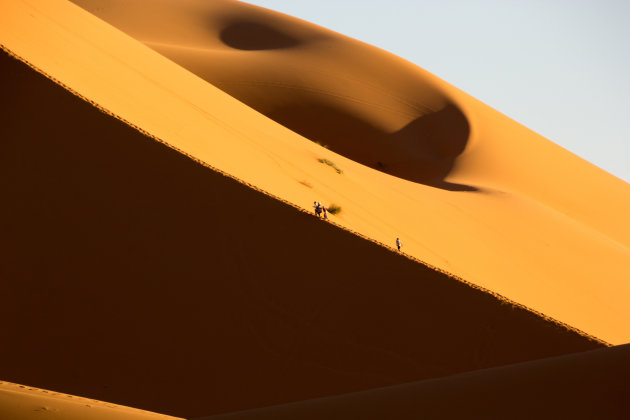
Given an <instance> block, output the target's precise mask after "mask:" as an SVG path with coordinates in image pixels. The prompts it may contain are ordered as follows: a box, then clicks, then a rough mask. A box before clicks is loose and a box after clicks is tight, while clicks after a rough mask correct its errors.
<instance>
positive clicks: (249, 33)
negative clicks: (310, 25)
mask: <svg viewBox="0 0 630 420" xmlns="http://www.w3.org/2000/svg"><path fill="white" fill-rule="evenodd" d="M220 38H221V41H223V43H224V44H225V45H227V46H228V47H232V48H236V49H237V50H245V51H252V50H274V49H280V48H290V47H294V46H296V45H298V44H299V41H298V40H297V39H295V38H292V37H291V36H289V35H286V34H284V33H282V32H280V31H278V30H276V29H274V28H273V27H270V26H267V25H263V24H260V23H257V22H247V21H244V22H234V23H232V24H230V25H229V26H227V27H226V28H224V29H223V30H222V31H221V34H220Z"/></svg>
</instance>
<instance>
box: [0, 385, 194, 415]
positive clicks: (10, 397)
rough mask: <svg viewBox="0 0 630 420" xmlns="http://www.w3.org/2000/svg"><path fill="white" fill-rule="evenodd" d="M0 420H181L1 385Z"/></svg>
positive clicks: (92, 401)
mask: <svg viewBox="0 0 630 420" xmlns="http://www.w3.org/2000/svg"><path fill="white" fill-rule="evenodd" d="M0 418H2V419H6V420H33V419H41V418H46V419H50V420H85V419H90V420H114V419H115V420H181V419H178V418H176V417H170V416H164V415H161V414H156V413H150V412H148V411H143V410H138V409H135V408H130V407H123V406H120V405H115V404H111V403H105V402H102V401H96V400H90V399H87V398H81V397H77V396H74V395H66V394H60V393H58V392H53V391H47V390H44V389H37V388H32V387H28V386H24V385H18V384H12V383H9V382H2V381H0Z"/></svg>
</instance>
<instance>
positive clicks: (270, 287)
mask: <svg viewBox="0 0 630 420" xmlns="http://www.w3.org/2000/svg"><path fill="white" fill-rule="evenodd" d="M0 69H2V74H3V75H4V76H5V77H3V78H1V79H0V89H1V90H2V92H3V95H0V105H1V107H0V142H1V147H2V153H0V196H1V197H2V198H3V205H2V206H0V218H1V219H2V220H4V221H5V222H6V223H4V225H3V231H2V235H0V249H2V250H3V251H2V262H3V263H2V264H0V278H1V279H2V282H0V299H1V303H0V319H2V320H4V321H5V327H4V328H1V329H0V343H2V345H1V346H0V372H2V379H3V380H8V381H11V382H16V383H22V384H27V385H31V386H37V387H41V388H46V389H51V390H56V391H60V392H66V393H70V394H74V395H80V396H85V397H91V398H96V399H99V400H103V401H110V402H115V403H121V404H124V405H128V406H133V407H138V408H144V409H148V410H152V411H156V412H161V413H165V414H171V415H176V416H180V417H186V418H190V417H194V416H202V415H210V414H214V413H221V412H231V411H237V410H244V409H249V408H255V407H263V406H268V405H273V404H282V403H287V402H291V401H299V400H305V399H309V398H316V397H322V396H327V395H336V394H340V393H346V392H353V391H359V390H366V389H370V388H375V387H380V386H387V385H393V384H400V383H404V382H410V381H415V380H421V379H427V378H435V377H441V376H445V375H451V374H454V373H458V372H465V371H470V370H474V369H481V368H486V367H491V366H499V365H505V364H510V363H515V362H519V361H524V360H532V359H537V358H542V357H548V356H553V355H558V354H565V353H570V352H578V351H583V350H588V349H593V348H598V347H602V344H599V343H596V342H592V341H589V340H588V339H586V338H584V337H582V336H580V335H578V334H577V333H575V332H571V331H567V330H565V329H563V328H561V327H558V326H557V325H555V324H553V323H550V322H547V321H545V320H543V319H541V318H539V317H537V316H535V315H533V314H531V313H529V312H526V311H524V310H522V309H519V308H514V307H511V306H510V305H506V304H502V303H501V302H499V301H498V300H496V299H495V298H493V297H492V296H490V295H487V294H484V293H481V292H479V291H477V290H474V289H472V288H470V287H469V286H467V285H464V284H462V283H459V282H457V281H455V280H453V279H451V278H449V277H448V276H446V275H444V274H442V273H439V272H437V271H434V270H431V269H429V268H427V267H425V266H423V265H421V264H418V263H415V262H413V261H410V260H407V259H405V258H404V257H402V256H401V255H398V254H396V253H393V252H390V251H389V250H387V249H384V248H382V247H380V246H377V245H375V244H373V243H371V242H369V241H366V240H364V239H361V238H359V237H357V236H355V235H353V234H351V233H349V232H346V231H343V230H341V229H338V228H337V227H334V226H333V225H331V224H328V223H325V222H323V221H321V220H318V219H316V218H315V217H313V216H312V215H310V214H305V213H303V212H300V211H298V210H296V209H295V208H293V207H290V206H288V205H286V204H284V203H281V202H280V201H278V200H276V199H273V198H270V197H268V196H265V195H263V194H261V193H259V192H257V191H254V190H252V189H250V188H248V187H246V186H244V185H242V184H239V183H237V182H236V181H234V180H231V179H229V178H226V177H224V176H222V175H220V174H217V173H215V172H213V171H211V170H209V169H208V168H205V167H203V166H201V165H199V164H197V163H195V162H193V161H192V160H190V159H188V158H186V157H185V156H183V155H181V154H179V153H177V152H175V151H173V150H171V149H168V148H167V147H165V146H164V145H162V144H159V143H157V142H156V141H154V140H152V139H148V138H146V137H144V136H142V135H141V134H139V133H138V132H137V131H135V130H133V129H131V128H130V127H128V126H126V125H124V124H123V123H121V122H120V121H118V120H116V119H113V118H111V117H110V116H108V115H105V114H103V113H101V112H100V111H98V110H97V109H95V108H94V107H92V106H91V105H89V104H87V103H85V102H83V101H81V100H79V99H78V98H76V97H74V96H73V95H71V94H70V93H68V92H66V91H65V90H64V89H62V88H61V87H59V86H57V85H54V84H53V83H52V82H51V81H49V80H48V79H46V78H44V77H43V76H41V75H39V74H37V73H35V72H34V71H33V70H31V69H29V68H28V67H26V65H24V64H22V63H20V62H18V61H16V60H14V59H12V58H10V57H8V56H7V55H6V54H4V53H2V54H0Z"/></svg>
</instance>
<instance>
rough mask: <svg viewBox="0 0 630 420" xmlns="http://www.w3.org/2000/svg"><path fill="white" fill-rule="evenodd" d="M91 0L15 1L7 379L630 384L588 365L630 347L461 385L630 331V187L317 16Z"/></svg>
mask: <svg viewBox="0 0 630 420" xmlns="http://www.w3.org/2000/svg"><path fill="white" fill-rule="evenodd" d="M75 3H77V4H79V5H81V6H82V7H85V8H86V9H87V11H86V10H84V9H82V8H80V7H78V6H77V5H75V4H72V3H71V2H69V1H66V0H46V1H44V0H41V1H40V0H15V1H8V0H5V1H0V44H1V46H2V49H3V50H5V52H2V53H0V68H1V69H2V73H1V74H2V77H1V78H0V85H2V92H3V95H1V96H0V105H1V112H0V139H1V140H0V141H1V145H2V149H1V150H2V153H0V194H1V196H2V197H3V202H4V203H5V204H4V205H2V206H0V216H1V217H2V220H5V221H8V223H5V224H4V226H3V232H2V235H0V246H1V247H2V249H3V253H2V255H3V257H2V261H1V262H2V264H0V278H2V279H3V281H2V282H1V283H0V288H1V289H0V292H1V293H0V296H2V299H3V301H2V305H0V317H2V319H4V320H6V328H4V329H2V330H1V331H0V342H2V343H3V345H2V346H0V375H1V376H0V377H1V379H3V380H7V381H11V382H16V383H22V384H28V386H37V387H41V388H46V389H53V390H55V391H58V392H65V393H69V394H74V395H81V396H83V397H89V398H97V399H99V400H102V401H111V402H114V403H117V404H124V405H128V406H133V407H138V408H142V409H148V410H152V411H156V412H161V413H166V414H169V415H176V416H180V417H194V416H202V415H205V416H209V415H214V414H219V413H225V412H235V411H238V410H247V409H252V408H259V407H263V406H268V405H277V404H286V403H289V402H294V401H304V400H309V399H313V398H319V397H326V396H334V395H339V394H345V393H350V392H356V391H366V390H370V389H374V388H379V387H384V386H390V385H399V386H402V387H403V388H396V389H395V390H394V391H391V389H390V390H374V391H369V392H370V394H356V398H357V399H356V400H354V398H355V397H350V396H349V397H345V396H342V397H339V399H335V400H320V401H314V402H313V401H311V402H304V403H303V405H297V406H291V407H289V408H286V410H287V411H286V412H285V411H284V410H285V408H278V410H279V412H280V413H284V414H286V415H290V414H291V413H298V412H301V411H300V410H304V409H305V408H304V407H307V408H306V409H307V410H308V407H315V408H314V409H315V410H320V409H321V410H323V411H322V412H324V413H325V412H327V410H331V409H333V410H335V409H334V407H335V404H337V402H338V403H339V405H337V406H336V407H337V408H338V409H339V410H340V411H338V412H336V414H339V413H343V410H345V409H346V408H349V409H352V407H353V404H363V402H362V401H364V400H365V399H367V400H369V401H367V402H366V404H368V403H370V404H373V406H372V407H373V408H374V412H373V414H374V415H375V416H376V415H377V414H378V413H379V412H380V413H381V414H383V410H384V413H385V414H384V415H385V416H387V417H389V414H390V411H388V410H389V408H388V407H391V406H390V405H388V404H390V403H391V401H399V402H400V403H401V404H403V405H405V404H407V407H409V408H410V409H416V408H417V407H418V406H415V405H413V404H412V401H415V398H416V395H423V397H418V398H420V399H421V400H422V398H424V399H423V400H422V401H425V402H426V404H429V405H425V406H424V407H426V408H427V410H428V409H433V408H435V409H437V408H440V407H441V406H440V404H441V402H440V401H444V400H448V399H450V398H456V399H457V398H460V397H461V398H463V397H462V395H464V394H469V393H470V392H471V390H473V389H474V388H475V387H477V386H479V389H488V390H498V391H497V392H499V391H501V392H502V394H501V395H502V396H504V397H505V401H506V402H505V404H508V402H510V401H511V402H514V403H517V402H518V401H521V400H515V399H514V397H515V395H511V396H510V395H505V394H509V390H510V389H511V388H510V387H512V386H516V385H518V384H515V382H516V380H515V379H514V378H515V376H514V375H515V374H516V375H517V376H516V377H518V378H521V377H523V378H525V377H526V378H527V381H525V382H524V383H523V384H522V385H519V386H521V388H519V389H522V390H524V391H526V392H525V393H526V394H527V393H529V394H527V395H531V396H532V398H533V397H534V394H532V392H534V391H533V389H535V386H536V385H535V384H540V383H542V382H544V383H543V384H542V385H541V387H542V389H545V390H549V388H551V387H553V386H555V385H553V384H554V383H555V384H558V383H559V381H562V380H568V381H571V382H570V383H571V384H572V385H574V387H567V388H566V394H563V395H564V397H567V398H568V396H570V395H578V396H580V397H583V396H584V392H586V393H589V392H590V394H589V395H592V396H593V399H594V402H595V403H594V404H593V406H594V407H601V406H605V405H606V404H608V403H611V404H612V403H614V402H615V401H617V400H616V399H615V398H616V396H614V395H613V396H612V397H610V396H609V395H603V394H602V393H598V392H597V391H596V390H593V389H592V388H588V387H586V388H584V389H586V391H584V390H579V389H578V388H579V382H577V381H576V379H575V378H576V377H579V375H581V374H582V373H583V372H585V371H586V372H587V373H588V375H592V376H591V377H592V378H594V379H595V380H600V379H601V381H603V382H602V383H605V384H608V385H610V386H611V387H614V388H615V390H618V389H625V388H624V387H627V384H624V383H623V380H622V379H623V377H622V376H616V375H615V372H614V371H612V368H611V364H615V363H618V364H623V366H624V368H625V366H627V360H626V356H625V355H626V353H627V351H626V350H625V349H626V347H619V348H615V349H608V350H606V349H604V351H603V352H594V353H585V354H584V355H576V356H575V357H576V358H572V357H568V356H567V358H562V359H557V360H555V361H538V362H532V363H534V364H525V365H518V366H511V367H505V368H504V369H499V370H482V371H480V372H477V373H469V374H467V375H470V376H466V375H465V376H453V377H450V378H446V377H447V376H449V375H456V374H461V373H464V372H470V371H473V370H477V369H488V368H493V367H499V366H506V365H510V364H515V363H521V362H526V361H533V360H536V359H542V358H548V357H552V356H560V355H566V354H568V353H575V352H582V351H588V350H594V349H601V348H602V347H605V345H606V342H610V343H615V344H616V343H624V342H627V341H628V340H629V339H630V329H628V325H630V306H628V305H627V302H628V298H629V297H630V284H629V283H628V282H627V273H628V272H630V224H628V223H627V222H626V217H627V214H628V211H629V210H630V186H629V185H628V184H627V183H624V182H623V181H621V180H618V179H616V178H615V177H612V176H611V175H609V174H606V173H605V172H603V171H601V170H599V169H598V168H596V167H594V166H593V165H590V164H588V163H587V162H585V161H583V160H581V159H579V158H578V157H576V156H574V155H572V154H570V153H569V152H567V151H565V150H563V149H561V148H560V147H558V146H556V145H554V144H553V143H551V142H549V141H548V140H546V139H544V138H542V137H540V136H538V135H536V134H535V133H533V132H531V131H530V130H528V129H526V128H525V127H522V126H521V125H519V124H517V123H515V122H514V121H512V120H510V119H509V118H507V117H505V116H503V115H501V114H500V113H498V112H496V111H494V110H492V109H491V108H490V107H488V106H486V105H484V104H481V103H480V102H478V101H476V100H475V99H474V98H471V97H469V96H468V95H466V94H464V93H463V92H460V91H459V90H457V89H455V88H454V87H452V86H450V85H448V84H447V83H445V82H444V81H442V80H440V79H438V78H437V77H435V76H433V75H431V74H429V73H427V72H425V71H423V70H422V69H419V68H417V67H416V66H414V65H412V64H410V63H407V62H405V61H403V60H401V59H399V58H397V57H394V56H392V55H390V54H388V53H385V52H383V51H380V50H378V49H375V48H373V47H370V46H367V45H365V44H362V43H360V42H358V41H355V40H352V39H349V38H346V37H343V36H341V35H339V34H335V33H333V32H330V31H327V30H325V29H323V28H320V27H317V26H316V25H312V24H309V23H306V22H302V21H299V20H297V19H294V18H291V17H287V16H284V15H281V14H278V13H275V12H272V11H268V10H265V9H261V8H257V7H253V6H250V5H247V4H244V3H241V2H235V1H230V0H216V1H213V2H203V1H200V0H181V1H180V0H177V1H175V0H155V1H148V0H135V1H119V0H99V1H97V0H76V2H75ZM90 12H91V13H94V14H95V15H96V16H99V17H100V18H102V19H104V20H101V19H99V18H97V17H96V16H95V15H92V14H91V13H90ZM112 25H114V26H112ZM117 28H118V29H117ZM121 30H122V31H124V32H122V31H121ZM125 32H126V33H125ZM16 58H18V59H19V60H21V61H22V62H20V61H18V60H17V59H16ZM25 63H27V64H28V65H29V66H30V68H29V66H27V65H26V64H25ZM35 70H37V71H35ZM38 72H39V73H42V74H43V75H42V74H39V73H38ZM44 75H45V76H46V77H44ZM101 111H102V112H101ZM318 143H319V144H318ZM322 145H326V146H328V148H325V147H322ZM167 146H168V147H167ZM322 161H324V162H326V161H327V162H329V163H330V165H327V164H324V163H322ZM335 168H337V169H339V171H336V170H335ZM313 200H321V201H323V202H324V203H325V204H331V203H336V204H338V205H340V206H341V207H342V212H341V213H340V214H338V215H335V216H331V220H330V222H324V221H321V220H317V219H316V218H315V217H314V216H313V215H311V214H310V213H311V212H312V209H311V208H310V204H311V203H312V202H313ZM397 236H400V237H401V238H402V239H403V242H404V247H403V250H404V252H405V254H404V255H399V254H397V253H396V252H393V249H392V248H391V245H393V240H394V238H395V237H397ZM5 279H6V280H5ZM582 363H584V364H585V366H586V368H585V369H586V370H580V369H581V368H577V367H576V366H581V364H582ZM556 367H557V368H558V369H557V370H554V369H556ZM545 372H555V376H553V375H550V374H549V373H545ZM528 375H531V376H528ZM597 375H600V376H597ZM436 378H442V379H436ZM458 378H459V379H458ZM475 378H477V379H475ZM598 378H599V379H598ZM430 379H431V380H432V381H438V382H431V381H427V380H430ZM418 381H421V382H418ZM439 381H444V382H439ZM554 381H556V382H554ZM606 381H607V382H606ZM593 382H595V381H593ZM405 383H410V384H409V385H406V386H407V387H408V388H405V386H403V385H401V384H405ZM435 384H443V385H440V386H441V388H437V389H436V388H435ZM550 384H551V385H550ZM5 385H6V386H5ZM587 385H589V386H590V385H591V382H587ZM2 386H4V387H5V388H6V387H9V388H11V387H14V385H11V384H3V385H2ZM558 386H559V385H558ZM484 387H485V388H484ZM523 387H524V388H523ZM392 389H393V388H392ZM400 390H403V391H400ZM442 390H444V392H443V393H442ZM589 390H590V391H589ZM30 391H32V392H30ZM574 391H575V393H574V394H572V393H573V392H574ZM578 391H579V392H578ZM11 392H13V391H11ZM20 392H21V391H20ZM580 392H582V394H580ZM38 393H39V391H36V390H29V392H27V393H26V394H24V393H13V394H11V393H9V394H10V395H9V394H6V395H9V397H8V398H7V399H3V400H0V401H4V402H2V404H5V403H6V404H5V405H2V406H1V407H2V408H0V410H1V411H0V414H1V415H6V413H14V412H15V410H22V409H23V408H24V407H26V408H27V409H28V407H32V406H33V404H40V401H44V400H45V398H44V397H43V396H41V395H40V394H38ZM372 393H373V394H372ZM27 394H28V395H27ZM471 395H475V394H471ZM454 396H455V397H454ZM372 397H373V398H374V399H373V400H372ZM564 397H563V398H564ZM609 397H610V398H609ZM611 398H612V399H611ZM432 399H433V404H437V405H430V404H431V403H430V401H431V400H432ZM26 400H28V402H25V403H24V404H26V405H23V403H22V402H21V401H26ZM60 400H62V401H66V400H65V397H63V398H60V399H55V401H53V402H54V404H61V405H59V407H61V406H62V405H63V407H64V408H63V410H68V411H67V412H68V413H71V412H72V415H75V414H76V415H77V416H79V415H82V414H81V413H83V412H84V411H81V410H84V409H85V408H87V407H81V408H78V407H74V406H73V407H74V408H72V407H70V406H65V405H64V404H65V403H63V402H60ZM331 401H333V402H332V403H331ZM334 401H337V402H334ZM388 401H389V402H388ZM540 401H542V402H544V401H547V402H548V403H549V404H551V407H559V406H553V404H552V402H550V401H549V400H548V399H547V400H545V399H544V398H542V399H541V400H540ZM66 402H67V401H66ZM542 402H541V404H542ZM331 404H332V405H331ZM409 404H411V405H409ZM423 404H424V403H423ZM44 406H46V405H44ZM431 407H433V408H431ZM499 407H500V405H499ZM531 407H533V408H535V407H536V404H533V405H532V406H531ZM578 407H579V405H578ZM608 407H609V408H610V407H612V408H610V410H611V411H610V413H611V415H614V414H616V413H617V412H616V411H614V410H615V409H617V407H616V406H608ZM75 409H76V411H75ZM450 409H452V410H456V409H457V408H456V407H450ZM481 409H482V408H480V410H481ZM12 410H13V411H12ZM272 410H276V409H272ZM293 410H297V411H293ZM379 410H381V411H379ZM602 410H603V409H602ZM123 411H124V410H123ZM123 411H120V410H118V411H117V412H116V413H115V414H114V413H112V414H111V416H110V414H108V413H106V412H105V411H103V413H102V415H103V416H110V418H115V417H114V416H120V418H126V417H124V416H126V415H127V414H128V415H137V414H138V412H135V411H133V412H131V411H130V412H128V413H127V412H126V411H125V412H123ZM481 412H483V411H481ZM576 412H577V411H576ZM602 412H605V411H602ZM270 413H274V411H265V412H258V413H249V414H248V413H245V414H243V415H245V416H248V415H250V414H251V415H253V416H257V415H259V414H260V415H263V416H268V415H270ZM582 413H590V412H589V411H588V410H584V411H583V412H582V411H579V412H578V414H582ZM605 413H608V412H605ZM31 414H32V413H31ZM47 414H48V413H47ZM52 414H55V413H52ZM284 414H283V415H284ZM20 415H21V414H20ZM24 415H25V416H26V414H24ZM99 415H101V414H99ZM147 415H148V416H158V415H155V414H147ZM235 415H237V414H235ZM238 416H240V414H238ZM24 418H25V419H26V418H29V417H24Z"/></svg>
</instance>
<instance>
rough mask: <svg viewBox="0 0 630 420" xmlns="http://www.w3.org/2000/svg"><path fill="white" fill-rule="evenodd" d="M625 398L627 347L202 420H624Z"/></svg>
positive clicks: (629, 368)
mask: <svg viewBox="0 0 630 420" xmlns="http://www.w3.org/2000/svg"><path fill="white" fill-rule="evenodd" d="M629 393H630V345H623V346H617V347H612V348H608V349H603V350H594V351H590V352H585V353H579V354H572V355H567V356H560V357H556V358H550V359H544V360H536V361H533V362H527V363H522V364H517V365H511V366H506V367H500V368H493V369H486V370H480V371H475V372H469V373H464V374H461V375H456V376H451V377H448V378H440V379H432V380H427V381H422V382H416V383H411V384H405V385H400V386H395V387H389V388H382V389H375V390H371V391H366V392H361V393H355V394H349V395H341V396H337V397H331V398H325V399H318V400H313V401H304V402H301V403H296V404H288V405H285V406H279V407H270V408H265V409H261V410H253V411H251V412H243V413H234V414H228V415H224V416H216V417H214V416H213V417H207V418H204V419H207V420H263V419H273V420H289V419H291V420H297V419H299V420H331V419H344V420H346V419H359V418H360V419H365V420H386V419H387V420H406V419H524V420H525V419H526V420H530V419H549V420H551V419H608V420H613V419H618V420H625V419H627V418H628V417H630V407H629V406H628V394H629ZM199 420H202V419H199Z"/></svg>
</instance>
